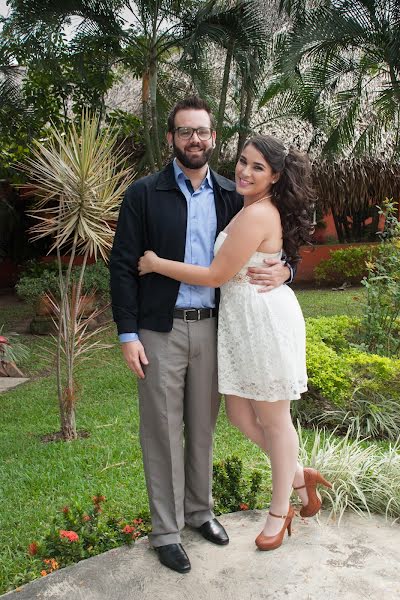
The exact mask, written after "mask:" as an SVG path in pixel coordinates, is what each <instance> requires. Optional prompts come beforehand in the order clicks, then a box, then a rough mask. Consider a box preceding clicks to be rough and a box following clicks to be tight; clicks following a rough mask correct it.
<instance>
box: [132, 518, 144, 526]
mask: <svg viewBox="0 0 400 600" xmlns="http://www.w3.org/2000/svg"><path fill="white" fill-rule="evenodd" d="M132 523H134V525H141V523H143V519H133V521H132Z"/></svg>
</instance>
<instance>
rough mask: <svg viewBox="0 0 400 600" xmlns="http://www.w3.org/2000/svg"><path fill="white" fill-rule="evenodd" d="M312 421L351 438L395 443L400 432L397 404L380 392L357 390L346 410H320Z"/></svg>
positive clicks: (338, 408) (399, 415)
mask: <svg viewBox="0 0 400 600" xmlns="http://www.w3.org/2000/svg"><path fill="white" fill-rule="evenodd" d="M313 421H314V422H316V423H318V425H321V426H325V427H329V428H331V429H332V428H333V429H335V431H336V432H338V433H342V434H345V433H346V432H348V433H349V435H350V436H351V437H356V436H357V435H358V436H362V437H364V438H369V437H371V438H378V439H380V438H382V439H384V438H386V439H389V440H393V441H395V440H397V439H398V437H399V432H400V406H399V400H398V398H397V399H395V398H393V397H389V396H388V395H383V394H382V393H379V392H374V391H371V390H367V391H363V390H360V389H356V390H355V391H354V393H353V395H352V397H351V398H350V399H349V402H348V403H347V404H346V405H345V406H343V407H337V408H335V409H334V410H323V411H322V413H321V414H319V415H315V417H314V419H313Z"/></svg>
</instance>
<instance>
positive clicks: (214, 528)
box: [197, 519, 229, 546]
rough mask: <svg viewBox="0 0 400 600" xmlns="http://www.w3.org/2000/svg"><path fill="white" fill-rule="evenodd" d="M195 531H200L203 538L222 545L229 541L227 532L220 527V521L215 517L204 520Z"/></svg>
mask: <svg viewBox="0 0 400 600" xmlns="http://www.w3.org/2000/svg"><path fill="white" fill-rule="evenodd" d="M197 531H200V533H201V535H202V536H203V538H205V539H206V540H208V541H209V542H212V543H213V544H219V545H220V546H224V545H225V544H228V542H229V538H228V534H227V533H226V531H225V529H224V528H223V527H222V525H221V523H220V522H219V521H217V519H211V521H206V522H205V523H203V525H201V526H200V527H198V528H197Z"/></svg>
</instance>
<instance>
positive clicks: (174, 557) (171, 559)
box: [155, 544, 191, 573]
mask: <svg viewBox="0 0 400 600" xmlns="http://www.w3.org/2000/svg"><path fill="white" fill-rule="evenodd" d="M155 550H156V551H157V553H158V558H159V559H160V562H161V563H162V564H163V565H165V566H166V567H168V568H169V569H173V570H174V571H178V573H187V572H188V571H190V569H191V566H190V561H189V558H188V555H187V554H186V552H185V551H184V549H183V546H182V544H167V545H166V546H158V547H157V548H155Z"/></svg>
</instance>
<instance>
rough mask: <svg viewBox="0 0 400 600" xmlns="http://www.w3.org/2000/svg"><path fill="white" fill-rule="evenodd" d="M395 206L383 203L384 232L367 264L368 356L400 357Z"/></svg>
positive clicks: (399, 243)
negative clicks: (376, 251) (376, 249)
mask: <svg viewBox="0 0 400 600" xmlns="http://www.w3.org/2000/svg"><path fill="white" fill-rule="evenodd" d="M397 206H398V204H397V203H396V202H391V201H389V200H386V201H385V203H384V207H383V209H382V210H381V211H380V214H382V215H384V216H385V228H384V230H383V232H382V233H381V234H379V235H380V237H381V244H380V245H379V251H378V253H377V254H376V256H375V257H374V259H373V260H371V261H370V262H369V263H368V265H367V266H368V277H367V278H365V279H364V281H363V284H364V286H365V288H366V291H367V301H366V305H365V313H364V318H363V321H362V330H361V333H362V341H363V342H364V344H365V346H366V347H367V348H368V350H369V351H370V352H375V353H376V354H383V355H387V356H395V355H400V222H399V221H398V219H397V216H396V215H397Z"/></svg>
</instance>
